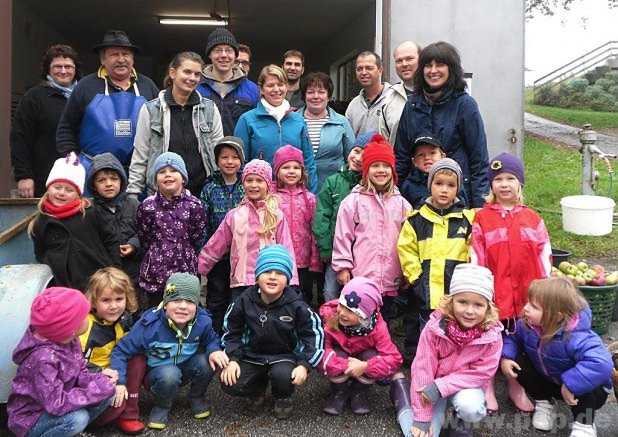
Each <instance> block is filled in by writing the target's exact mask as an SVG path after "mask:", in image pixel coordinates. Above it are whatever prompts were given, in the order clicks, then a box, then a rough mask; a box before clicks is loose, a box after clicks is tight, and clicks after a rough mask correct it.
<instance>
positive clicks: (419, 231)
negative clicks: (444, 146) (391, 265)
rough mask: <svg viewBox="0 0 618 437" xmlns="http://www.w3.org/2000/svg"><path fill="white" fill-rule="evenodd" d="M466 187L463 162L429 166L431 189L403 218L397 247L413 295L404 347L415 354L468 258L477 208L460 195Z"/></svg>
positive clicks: (409, 297)
mask: <svg viewBox="0 0 618 437" xmlns="http://www.w3.org/2000/svg"><path fill="white" fill-rule="evenodd" d="M461 187H462V173H461V168H460V167H459V164H457V163H456V162H455V161H453V160H452V159H450V158H443V159H440V160H439V161H436V162H435V163H434V164H433V165H432V166H431V168H430V169H429V173H428V177H427V188H428V189H429V191H430V193H431V195H430V196H429V197H428V198H427V199H425V203H424V204H423V205H422V206H421V207H420V209H417V210H414V211H413V212H412V214H411V215H410V217H409V218H408V219H407V220H406V222H405V223H404V224H403V227H402V229H401V233H400V234H399V240H398V242H397V251H398V252H399V261H400V262H401V269H402V271H403V275H404V276H405V278H406V280H407V281H408V283H410V284H411V288H410V293H409V295H408V310H409V311H408V317H406V340H405V349H406V352H407V353H409V354H410V358H411V359H413V358H414V355H415V354H416V347H417V345H418V339H419V336H420V334H421V329H422V325H423V324H424V323H425V322H426V321H427V320H428V318H429V315H430V314H431V312H432V311H433V310H435V309H436V308H437V307H438V305H439V304H440V300H441V299H442V296H444V295H445V294H448V291H449V285H450V278H451V276H452V274H453V269H455V266H456V265H457V264H461V263H465V262H467V261H468V251H469V244H470V240H471V235H472V222H473V220H474V210H471V209H465V207H464V204H463V202H462V201H461V200H460V199H459V198H458V197H457V193H458V192H460V189H461Z"/></svg>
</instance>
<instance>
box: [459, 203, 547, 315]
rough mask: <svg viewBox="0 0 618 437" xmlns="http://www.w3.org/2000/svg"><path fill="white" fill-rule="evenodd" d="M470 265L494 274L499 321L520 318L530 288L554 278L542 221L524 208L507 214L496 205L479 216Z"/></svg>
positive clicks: (475, 221)
mask: <svg viewBox="0 0 618 437" xmlns="http://www.w3.org/2000/svg"><path fill="white" fill-rule="evenodd" d="M470 256H471V262H472V263H474V264H479V265H481V266H484V267H487V268H488V269H489V270H491V271H492V273H493V274H494V290H495V291H494V301H495V302H496V305H497V306H498V310H500V319H501V320H504V319H510V318H512V317H517V316H518V315H519V314H520V313H521V310H522V309H523V307H524V305H525V304H526V302H527V301H528V286H529V285H530V282H532V281H533V280H534V279H542V278H548V277H549V275H550V274H551V245H550V243H549V235H548V233H547V229H546V228H545V223H544V222H543V219H542V218H541V217H540V216H539V215H538V214H537V213H536V212H534V211H533V210H531V209H530V208H528V207H527V206H524V205H517V206H516V207H515V208H513V209H512V210H506V209H504V208H502V206H500V204H497V203H491V204H487V205H485V207H484V208H483V209H482V210H480V211H479V212H477V213H476V217H475V220H474V224H473V226H472V250H471V251H470Z"/></svg>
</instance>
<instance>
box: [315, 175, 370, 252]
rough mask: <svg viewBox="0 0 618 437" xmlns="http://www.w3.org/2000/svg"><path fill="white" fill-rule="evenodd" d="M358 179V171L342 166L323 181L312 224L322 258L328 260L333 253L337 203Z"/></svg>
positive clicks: (359, 177) (338, 203)
mask: <svg viewBox="0 0 618 437" xmlns="http://www.w3.org/2000/svg"><path fill="white" fill-rule="evenodd" d="M360 179H361V175H360V173H359V172H357V171H352V170H348V169H347V167H344V168H342V169H341V170H339V171H338V172H337V173H335V174H334V175H331V176H329V177H327V178H326V180H325V181H324V185H323V186H322V189H321V190H320V193H319V194H318V202H317V205H316V208H315V217H314V218H313V226H312V228H313V235H314V236H315V240H316V243H317V245H318V250H319V252H320V258H321V259H322V260H325V261H330V259H331V257H332V254H333V239H334V238H335V224H336V223H337V212H338V211H339V205H340V204H341V202H342V201H343V199H345V197H346V196H347V195H348V194H350V191H352V188H353V187H354V186H355V185H356V184H358V183H359V182H360Z"/></svg>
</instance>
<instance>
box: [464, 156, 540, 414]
mask: <svg viewBox="0 0 618 437" xmlns="http://www.w3.org/2000/svg"><path fill="white" fill-rule="evenodd" d="M489 182H490V184H491V193H490V194H489V196H488V198H487V203H486V204H485V206H484V207H483V209H481V210H480V211H478V212H477V213H476V217H475V220H474V224H473V226H472V247H471V251H470V257H471V261H470V262H472V263H474V264H479V265H481V266H485V267H487V268H489V270H491V271H492V273H493V274H494V277H495V280H496V284H495V289H496V293H495V302H496V306H497V307H498V310H499V312H500V321H501V322H502V324H503V325H504V326H505V327H506V333H507V334H508V333H509V332H512V331H513V329H514V327H515V322H516V318H517V317H518V316H519V314H521V310H522V309H523V307H524V305H525V304H526V300H527V296H528V286H529V285H530V282H532V280H534V279H542V278H547V277H549V275H550V273H551V246H550V244H549V235H548V233H547V229H546V228H545V223H544V222H543V219H542V218H541V217H540V216H539V215H538V214H537V213H536V212H534V211H533V210H532V209H530V208H528V207H527V206H525V205H524V204H523V196H522V189H523V185H524V164H523V162H521V160H520V159H519V158H517V157H516V156H513V155H511V154H508V153H501V154H500V155H498V156H496V157H495V158H494V159H492V160H491V163H490V169H489ZM507 381H508V382H509V386H508V392H509V397H510V398H511V400H512V401H513V403H514V404H515V406H517V408H519V409H520V410H522V411H525V412H531V411H533V409H534V405H532V403H531V402H530V399H528V398H527V396H526V394H525V392H524V391H523V389H522V388H521V386H520V385H519V384H518V383H517V381H516V380H515V379H508V380H507ZM486 396H487V405H488V408H489V409H490V410H493V411H496V410H497V409H498V404H497V401H496V399H495V395H494V390H493V384H492V385H490V386H489V388H488V392H487V393H486Z"/></svg>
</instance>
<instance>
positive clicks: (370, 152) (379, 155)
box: [362, 134, 397, 184]
mask: <svg viewBox="0 0 618 437" xmlns="http://www.w3.org/2000/svg"><path fill="white" fill-rule="evenodd" d="M362 161H363V179H366V178H367V172H368V171H369V167H370V166H371V164H373V163H375V162H386V163H387V164H388V165H390V166H391V169H392V170H393V183H394V184H397V172H396V171H395V153H394V152H393V146H391V145H390V144H389V142H388V141H386V140H385V139H384V137H383V136H382V135H380V134H376V135H374V136H373V137H371V140H369V143H368V144H367V147H365V151H364V152H363V158H362Z"/></svg>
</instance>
